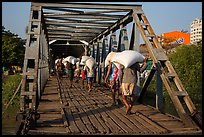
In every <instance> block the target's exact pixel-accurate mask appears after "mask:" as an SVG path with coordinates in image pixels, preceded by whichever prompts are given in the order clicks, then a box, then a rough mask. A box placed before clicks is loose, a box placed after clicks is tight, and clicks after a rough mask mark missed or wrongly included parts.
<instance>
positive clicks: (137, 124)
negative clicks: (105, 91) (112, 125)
mask: <svg viewBox="0 0 204 137" xmlns="http://www.w3.org/2000/svg"><path fill="white" fill-rule="evenodd" d="M106 103H107V104H110V103H111V102H106ZM124 109H125V108H123V109H122V108H120V110H118V111H119V112H120V113H122V114H123V115H124V116H126V112H125V110H124ZM126 117H128V118H129V120H130V121H132V122H133V123H134V125H135V126H136V128H138V129H139V130H140V131H139V132H138V133H139V134H140V133H141V134H152V132H151V131H150V130H146V128H145V127H144V126H143V125H141V124H140V123H139V122H138V121H137V120H136V119H134V118H132V116H131V115H130V116H126ZM136 131H138V130H136Z"/></svg>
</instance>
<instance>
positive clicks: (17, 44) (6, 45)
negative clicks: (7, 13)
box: [2, 26, 25, 67]
mask: <svg viewBox="0 0 204 137" xmlns="http://www.w3.org/2000/svg"><path fill="white" fill-rule="evenodd" d="M24 44H25V40H23V39H21V38H19V37H18V35H17V34H14V33H12V32H10V31H9V30H5V27H4V26H2V64H3V66H7V67H8V66H10V65H19V66H22V65H23V60H24V52H25V48H24V46H23V45H24Z"/></svg>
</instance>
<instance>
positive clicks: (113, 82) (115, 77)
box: [105, 61, 121, 106]
mask: <svg viewBox="0 0 204 137" xmlns="http://www.w3.org/2000/svg"><path fill="white" fill-rule="evenodd" d="M118 66H120V65H118ZM119 76H120V68H118V67H117V66H116V64H115V63H114V62H111V61H109V65H108V71H107V73H106V76H105V83H107V80H108V78H109V82H110V84H109V86H110V89H111V92H112V101H113V102H112V106H115V105H116V100H117V103H118V105H120V104H121V101H120V99H119V81H120V78H119ZM116 92H117V93H116ZM116 98H117V99H116Z"/></svg>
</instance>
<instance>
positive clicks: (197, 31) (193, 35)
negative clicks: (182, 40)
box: [190, 18, 202, 44]
mask: <svg viewBox="0 0 204 137" xmlns="http://www.w3.org/2000/svg"><path fill="white" fill-rule="evenodd" d="M201 40H202V19H200V20H199V19H198V18H196V19H194V20H193V22H192V23H191V25H190V43H191V44H196V43H197V42H200V41H201Z"/></svg>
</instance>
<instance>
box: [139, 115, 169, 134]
mask: <svg viewBox="0 0 204 137" xmlns="http://www.w3.org/2000/svg"><path fill="white" fill-rule="evenodd" d="M136 114H137V115H139V117H141V118H142V119H144V120H145V121H147V123H149V124H150V125H152V126H153V127H154V128H155V129H154V130H156V131H157V132H159V134H161V133H167V132H169V130H168V129H167V128H165V127H164V126H162V125H161V124H159V123H158V122H156V121H152V120H151V119H150V118H148V117H146V116H145V115H143V114H142V113H140V112H137V113H136Z"/></svg>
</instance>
